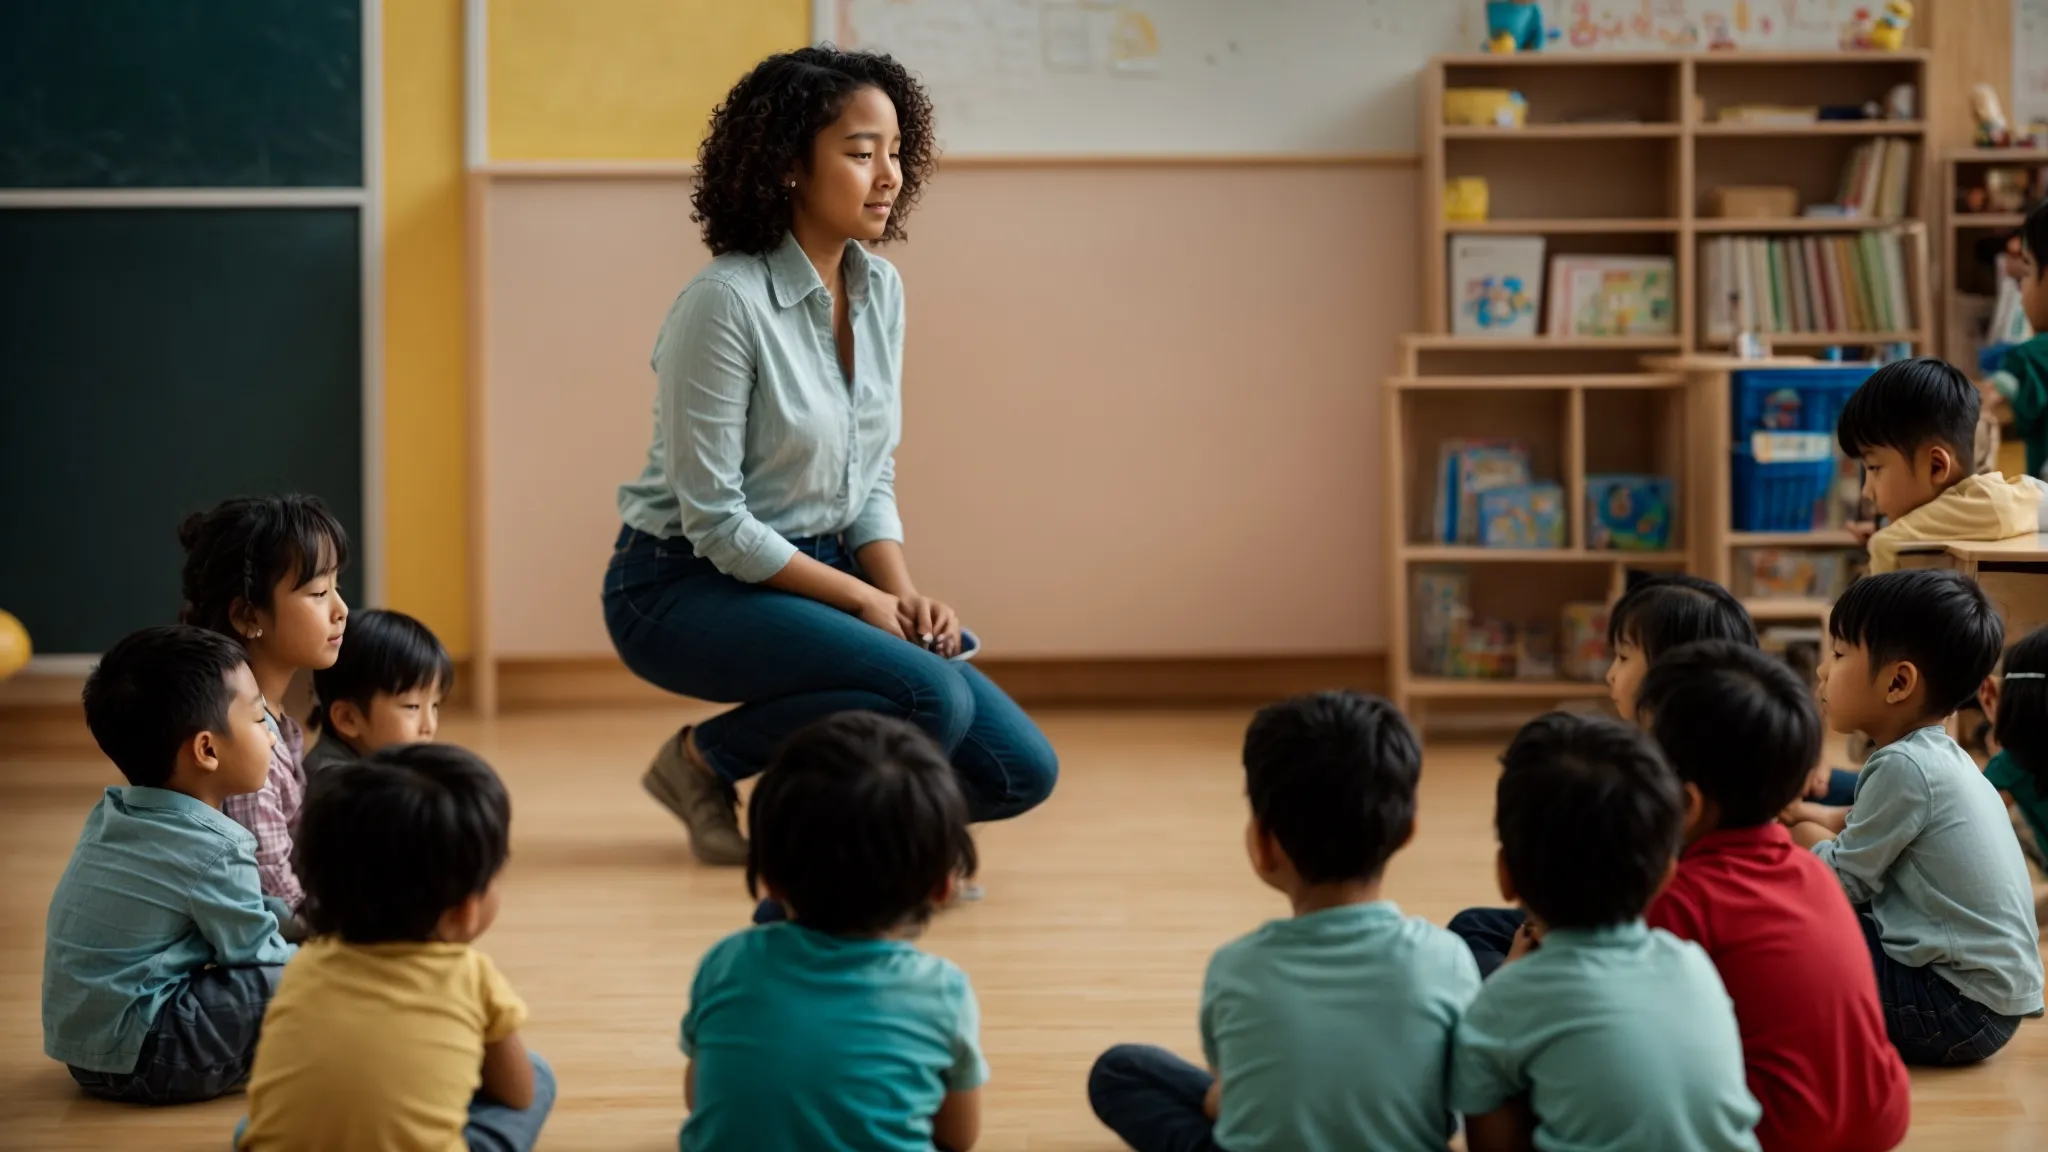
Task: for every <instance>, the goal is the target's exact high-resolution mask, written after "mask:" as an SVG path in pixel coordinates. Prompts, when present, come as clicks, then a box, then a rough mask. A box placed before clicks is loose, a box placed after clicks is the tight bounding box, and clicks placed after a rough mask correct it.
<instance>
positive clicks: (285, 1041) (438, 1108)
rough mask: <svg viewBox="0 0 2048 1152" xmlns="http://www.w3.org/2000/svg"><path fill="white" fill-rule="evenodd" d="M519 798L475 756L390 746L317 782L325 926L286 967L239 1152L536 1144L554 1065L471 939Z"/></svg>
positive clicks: (305, 863) (319, 895)
mask: <svg viewBox="0 0 2048 1152" xmlns="http://www.w3.org/2000/svg"><path fill="white" fill-rule="evenodd" d="M511 821H512V805H511V801H510V800H509V799H508V798H507V797H506V795H505V786H504V785H503V784H501V783H499V781H498V776H497V773H495V772H493V771H491V767H490V765H488V764H486V763H484V762H483V761H482V760H481V759H479V758H478V757H477V756H476V754H475V753H473V752H467V751H464V750H463V749H461V748H456V747H452V746H450V745H446V744H414V745H408V746H404V747H399V748H387V749H385V750H384V751H382V752H378V753H376V754H375V755H372V756H370V757H368V758H367V759H364V760H361V761H357V762H352V763H348V764H341V765H336V766H335V767H332V768H329V769H327V770H326V771H323V772H321V773H320V774H319V775H318V776H315V777H314V778H313V780H312V784H311V786H310V788H309V789H308V791H307V795H306V810H305V816H304V818H303V819H302V820H301V822H300V824H299V839H298V868H299V875H300V876H301V877H303V878H304V879H305V883H306V897H307V901H306V916H307V919H308V921H309V922H310V923H311V926H312V930H313V933H314V936H313V939H312V940H311V941H309V942H308V943H307V944H306V945H305V946H304V947H303V948H301V949H300V950H299V954H298V955H297V956H295V957H293V959H292V962H291V964H290V965H289V966H288V967H287V968H286V969H285V979H284V985H283V987H282V988H280V989H279V990H278V994H277V998H276V999H275V1000H273V1001H272V1002H271V1005H270V1018H269V1019H268V1020H266V1021H265V1022H264V1025H263V1040H262V1043H261V1044H260V1045H259V1047H258V1049H257V1052H256V1070H255V1073H254V1075H253V1076H252V1077H251V1078H250V1081H249V1119H248V1120H247V1121H246V1122H245V1124H244V1126H243V1127H242V1128H240V1129H238V1130H237V1131H236V1133H235V1140H236V1147H237V1148H239V1149H240V1150H241V1152H269V1150H272V1149H277V1150H289V1152H324V1150H332V1152H353V1150H354V1149H359V1148H365V1149H366V1148H377V1149H386V1150H401V1149H402V1150H417V1152H443V1150H446V1149H458V1148H463V1147H468V1148H471V1149H478V1150H484V1149H488V1150H489V1152H528V1150H529V1149H531V1148H532V1147H533V1145H534V1141H535V1140H537V1139H538V1138H539V1136H540V1129H541V1125H542V1124H543V1123H544V1122H545V1121H546V1120H547V1115H548V1109H549V1108H550V1107H551V1106H552V1105H553V1103H554V1099H555V1080H554V1075H553V1073H551V1072H550V1071H549V1069H548V1066H547V1064H546V1063H544V1062H543V1061H542V1060H541V1058H540V1057H539V1056H535V1055H532V1054H530V1053H529V1052H527V1050H526V1045H525V1044H524V1042H522V1041H521V1040H520V1038H519V1028H520V1025H522V1024H524V1023H525V1022H526V1005H525V1004H524V1003H522V1002H521V1001H520V999H519V996H518V994H517V993H515V992H513V991H512V987H511V985H509V984H507V983H506V982H505V978H504V977H503V976H501V975H499V974H498V970H497V968H496V967H495V966H494V965H492V963H491V961H490V957H488V956H485V955H484V954H483V953H482V952H479V951H477V950H476V949H475V948H473V947H471V944H472V942H474V941H475V940H476V938H477V937H479V936H481V935H483V934H484V933H485V932H486V931H488V930H489V929H490V927H491V923H492V921H494V920H496V919H497V915H498V887H497V879H498V873H499V871H500V869H502V868H503V867H504V865H505V855H506V852H507V846H508V841H509V838H510V831H511Z"/></svg>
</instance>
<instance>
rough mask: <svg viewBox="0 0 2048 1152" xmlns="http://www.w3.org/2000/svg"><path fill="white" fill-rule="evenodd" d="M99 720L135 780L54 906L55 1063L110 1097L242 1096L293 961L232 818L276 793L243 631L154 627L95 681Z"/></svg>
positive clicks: (48, 978)
mask: <svg viewBox="0 0 2048 1152" xmlns="http://www.w3.org/2000/svg"><path fill="white" fill-rule="evenodd" d="M85 722H86V724H87V726H89V727H90V728H91V729H92V734H93V739H94V740H96V741H98V742H99V746H100V749H101V750H102V751H104V752H105V753H106V754H107V758H108V759H110V760H112V761H113V762H114V766H115V767H117V768H119V769H120V770H121V775H123V776H125V777H127V778H128V786H127V787H125V788H118V787H117V788H108V789H107V790H106V794H105V795H103V796H101V797H100V800H99V803H98V804H96V805H94V806H93V810H92V814H91V815H90V816H88V817H86V821H85V832H84V834H83V835H81V836H80V837H79V838H78V846H77V847H76V848H74V849H72V852H71V863H70V865H69V866H67V867H66V868H65V869H64V877H63V879H61V880H59V881H58V882H57V891H56V893H55V894H54V895H53V896H51V898H50V918H49V924H48V928H47V930H46V933H45V936H46V939H45V941H44V946H43V1051H45V1052H47V1053H48V1054H49V1055H50V1056H51V1057H52V1058H53V1059H57V1060H61V1061H63V1062H64V1063H65V1064H67V1065H69V1066H70V1068H71V1076H72V1078H73V1079H75V1080H77V1081H78V1083H79V1086H80V1087H82V1088H84V1089H85V1090H86V1091H87V1092H89V1093H91V1094H92V1095H94V1096H103V1097H106V1098H108V1099H113V1100H127V1101H132V1102H134V1103H138V1104H180V1103H186V1102H189V1101H194V1100H207V1099H211V1098H213V1097H215V1096H219V1095H221V1094H222V1093H225V1092H230V1091H233V1090H234V1089H236V1088H239V1087H240V1086H241V1085H242V1082H243V1081H244V1080H246V1079H248V1076H249V1063H250V1060H251V1059H252V1058H253V1057H254V1056H255V1053H256V1037H257V1033H258V1031H259V1030H260V1029H261V1028H262V1025H263V1009H264V1006H265V1005H266V1004H268V1003H269V1002H270V997H271V993H272V992H273V991H274V990H275V989H276V988H277V981H278V973H279V971H280V968H279V966H280V965H282V964H283V963H284V962H285V961H286V960H288V959H290V958H291V954H292V947H291V945H289V944H287V943H285V942H284V939H283V937H281V936H279V935H278V930H277V924H278V916H277V914H278V913H279V912H280V911H284V909H283V906H282V905H279V904H270V903H266V901H265V900H264V897H263V892H262V890H261V888H259V887H258V884H257V879H256V839H255V837H253V836H251V835H249V831H248V829H246V828H243V827H242V826H241V825H239V824H237V823H235V822H234V821H232V820H230V819H228V818H227V817H226V816H225V815H224V814H222V812H221V803H222V801H224V800H226V799H227V798H228V797H230V796H241V795H246V794H248V793H251V792H254V791H256V790H257V789H258V788H261V787H263V780H264V775H265V773H266V772H267V771H268V770H269V766H270V733H269V731H268V730H267V729H266V728H265V727H264V724H263V694H262V693H261V692H259V691H257V689H256V679H255V677H254V676H252V675H250V673H249V665H248V662H247V660H246V658H245V657H244V655H243V652H242V647H241V645H239V644H236V643H235V642H234V641H232V640H230V639H228V638H227V637H225V636H219V635H216V634H214V633H212V632H208V631H205V630H203V629H199V628H183V627H172V628H145V629H143V630H142V631H140V632H137V633H135V634H134V635H132V636H129V637H127V638H126V639H124V640H122V641H121V642H119V643H117V644H115V645H114V647H113V648H112V649H111V650H109V651H108V652H107V654H106V656H105V657H104V658H103V659H101V661H100V663H99V667H97V668H95V669H94V670H93V672H92V675H91V676H90V677H88V678H87V679H86V682H85ZM288 914H289V913H287V915H288Z"/></svg>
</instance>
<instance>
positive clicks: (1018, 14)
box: [811, 0, 1486, 156]
mask: <svg viewBox="0 0 2048 1152" xmlns="http://www.w3.org/2000/svg"><path fill="white" fill-rule="evenodd" d="M813 5H814V6H813V22H812V25H811V27H812V29H813V30H814V32H815V35H816V38H817V39H818V40H820V41H823V42H829V43H834V44H837V45H839V46H840V47H842V48H868V49H875V50H879V51H885V52H888V53H890V54H891V55H893V56H895V57H896V58H897V59H899V60H902V61H903V62H904V63H905V64H906V65H908V66H909V67H910V68H911V70H912V71H914V72H916V73H917V74H918V76H919V77H920V78H921V79H922V80H923V81H924V83H925V86H926V87H927V89H928V90H929V91H930V93H931V96H932V101H933V104H934V105H935V107H936V112H937V120H938V135H939V142H940V145H941V146H942V147H943V148H944V149H945V151H946V153H947V154H949V155H954V156H960V155H970V156H971V155H1113V156H1129V155H1139V156H1142V155H1186V154H1234V153H1249V154H1275V153H1282V154H1288V153H1292V154H1300V153H1331V152H1338V153H1345V152H1413V151H1415V149H1416V147H1417V144H1416V115H1417V113H1416V92H1417V88H1418V85H1417V84H1416V78H1417V76H1418V74H1419V73H1420V72H1421V71H1422V69H1423V68H1424V67H1425V66H1426V65H1427V64H1428V62H1429V58H1430V57H1431V56H1434V55H1437V54H1440V53H1445V52H1472V51H1477V50H1478V49H1479V48H1480V46H1481V41H1482V40H1484V38H1485V36H1484V32H1485V26H1486V22H1485V17H1484V15H1483V12H1484V5H1483V4H1482V3H1480V2H1479V0H813Z"/></svg>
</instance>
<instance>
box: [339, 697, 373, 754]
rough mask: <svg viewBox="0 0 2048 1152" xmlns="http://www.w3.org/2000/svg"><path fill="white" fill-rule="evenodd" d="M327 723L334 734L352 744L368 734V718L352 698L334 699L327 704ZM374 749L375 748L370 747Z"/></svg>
mask: <svg viewBox="0 0 2048 1152" xmlns="http://www.w3.org/2000/svg"><path fill="white" fill-rule="evenodd" d="M327 724H328V726H329V727H330V728H333V729H334V734H335V735H337V736H339V737H341V738H342V739H344V740H346V741H348V742H349V743H351V744H353V743H355V742H356V741H358V740H361V739H362V738H363V737H365V736H367V735H369V734H370V718H369V717H368V716H365V715H363V710H362V709H361V708H358V707H356V702H355V701H353V700H336V701H335V702H334V703H332V704H329V705H328V706H327ZM372 751H375V749H372Z"/></svg>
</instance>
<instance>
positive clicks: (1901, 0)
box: [1855, 0, 1913, 52]
mask: <svg viewBox="0 0 2048 1152" xmlns="http://www.w3.org/2000/svg"><path fill="white" fill-rule="evenodd" d="M1912 23H1913V5H1912V4H1910V3H1908V0H1890V2H1889V3H1887V4H1886V5H1885V6H1884V10H1883V11H1881V12H1879V13H1878V14H1877V16H1876V17H1875V18H1873V19H1872V20H1871V22H1870V26H1869V27H1867V28H1865V29H1864V30H1863V34H1862V35H1860V36H1858V37H1857V38H1856V44H1855V47H1858V48H1862V49H1865V50H1867V51H1871V52H1897V51H1898V50H1899V49H1901V48H1904V47H1905V46H1906V29H1907V28H1909V27H1911V26H1912Z"/></svg>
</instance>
